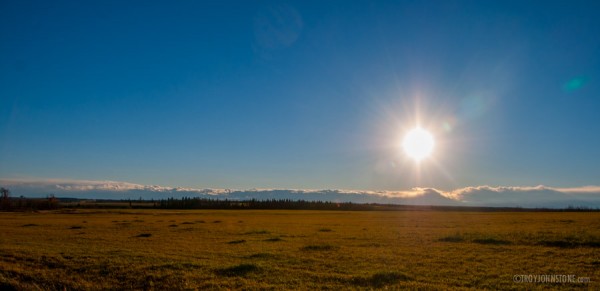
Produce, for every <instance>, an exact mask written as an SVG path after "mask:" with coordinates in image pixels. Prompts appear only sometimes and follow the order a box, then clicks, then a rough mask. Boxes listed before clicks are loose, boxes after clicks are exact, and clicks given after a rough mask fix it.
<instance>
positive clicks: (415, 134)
mask: <svg viewBox="0 0 600 291" xmlns="http://www.w3.org/2000/svg"><path fill="white" fill-rule="evenodd" d="M433 145H434V140H433V136H432V135H431V133H429V132H428V131H426V130H424V129H422V128H419V127H417V128H415V129H412V130H411V131H409V132H408V133H407V134H406V135H405V136H404V140H403V141H402V148H403V149H404V152H405V153H406V154H407V155H408V156H410V157H411V158H413V159H414V160H415V161H417V162H419V161H421V160H423V159H424V158H426V157H428V156H429V155H431V152H432V151H433Z"/></svg>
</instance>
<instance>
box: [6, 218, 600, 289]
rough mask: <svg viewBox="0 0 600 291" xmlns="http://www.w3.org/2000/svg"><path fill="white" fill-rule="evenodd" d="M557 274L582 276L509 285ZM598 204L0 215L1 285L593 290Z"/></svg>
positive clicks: (599, 260)
mask: <svg viewBox="0 0 600 291" xmlns="http://www.w3.org/2000/svg"><path fill="white" fill-rule="evenodd" d="M520 274H525V275H545V274H565V275H576V276H577V277H579V278H582V277H584V280H586V279H585V277H586V278H589V280H590V282H588V283H515V282H514V281H513V278H514V275H520ZM599 282H600V213H598V212H460V211H452V212H451V211H388V212H375V211H355V212H341V211H258V210H256V211H254V210H241V211H223V210H210V211H206V210H204V211H193V210H189V211H164V210H100V211H95V210H85V211H84V210H79V211H71V212H65V211H62V212H60V211H56V212H41V213H0V289H12V288H14V289H17V290H36V289H60V290H63V289H117V288H118V289H156V290H163V289H241V288H247V289H258V288H261V289H263V288H265V289H315V288H318V289H323V288H330V289H349V288H350V289H372V288H420V289H446V288H457V289H472V288H474V289H548V288H557V289H563V288H564V289H579V288H584V289H591V290H594V289H595V290H600V283H599Z"/></svg>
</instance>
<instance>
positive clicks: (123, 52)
mask: <svg viewBox="0 0 600 291" xmlns="http://www.w3.org/2000/svg"><path fill="white" fill-rule="evenodd" d="M394 2H395V3H389V2H387V1H373V2H368V1H356V2H351V1H314V2H312V1H298V2H282V1H274V2H269V1H257V2H253V1H240V2H227V1H66V2H65V1H34V2H31V1H2V2H0V177H1V178H31V177H40V178H42V177H43V178H64V179H86V180H116V181H129V182H133V183H140V184H158V185H168V186H185V187H213V188H242V189H244V188H254V187H258V188H272V187H276V188H304V189H306V188H309V189H311V188H312V189H315V188H336V189H337V188H343V189H368V190H399V189H408V188H411V187H415V186H422V187H436V188H440V189H453V188H456V187H465V186H470V185H504V186H527V185H531V186H534V185H540V184H543V185H547V186H553V187H575V186H582V185H598V184H600V183H599V182H600V37H599V36H600V17H598V11H600V2H599V1H495V2H493V1H465V2H462V1H394ZM396 2H400V3H396ZM417 121H418V123H419V124H420V125H421V126H422V127H424V128H427V129H428V130H430V131H431V132H432V133H433V135H434V136H435V138H436V148H435V152H434V156H432V157H431V158H430V159H428V160H425V161H423V162H422V163H421V164H419V165H418V166H417V165H416V164H415V163H414V162H413V161H410V160H408V159H407V158H406V157H405V156H404V155H403V153H402V152H401V150H400V147H399V144H400V141H401V138H402V136H403V134H404V133H405V132H406V130H408V129H410V128H412V127H414V126H415V125H416V123H417Z"/></svg>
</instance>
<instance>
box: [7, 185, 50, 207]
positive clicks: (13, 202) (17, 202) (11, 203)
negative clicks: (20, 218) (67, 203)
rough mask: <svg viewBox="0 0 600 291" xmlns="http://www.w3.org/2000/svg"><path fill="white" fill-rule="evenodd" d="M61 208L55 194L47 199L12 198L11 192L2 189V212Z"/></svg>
mask: <svg viewBox="0 0 600 291" xmlns="http://www.w3.org/2000/svg"><path fill="white" fill-rule="evenodd" d="M59 207H60V204H59V201H58V199H57V198H56V197H54V194H50V195H49V196H48V197H46V198H25V197H23V196H21V197H10V190H8V189H6V188H4V187H2V188H0V210H2V211H23V210H52V209H58V208H59Z"/></svg>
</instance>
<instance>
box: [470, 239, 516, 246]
mask: <svg viewBox="0 0 600 291" xmlns="http://www.w3.org/2000/svg"><path fill="white" fill-rule="evenodd" d="M473 242H474V243H478V244H482V245H509V244H511V242H509V241H507V240H502V239H495V238H477V239H474V240H473Z"/></svg>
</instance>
